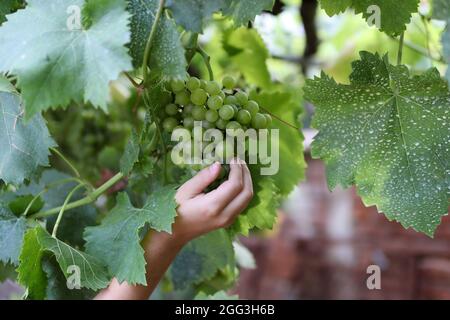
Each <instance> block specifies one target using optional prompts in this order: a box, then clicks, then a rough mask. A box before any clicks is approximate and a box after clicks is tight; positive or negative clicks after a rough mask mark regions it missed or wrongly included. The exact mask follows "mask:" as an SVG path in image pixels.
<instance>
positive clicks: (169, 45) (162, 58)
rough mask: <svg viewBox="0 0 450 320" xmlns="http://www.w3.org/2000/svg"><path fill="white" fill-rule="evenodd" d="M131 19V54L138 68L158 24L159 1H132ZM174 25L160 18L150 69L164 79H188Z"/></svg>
mask: <svg viewBox="0 0 450 320" xmlns="http://www.w3.org/2000/svg"><path fill="white" fill-rule="evenodd" d="M128 2H129V4H128V10H129V12H130V13H131V14H132V18H131V43H130V53H131V56H132V57H133V64H134V65H135V67H140V66H141V65H142V62H143V57H144V53H145V47H146V45H147V40H148V37H149V34H150V31H151V29H152V25H153V23H154V21H155V16H156V12H157V10H158V5H159V1H158V0H129V1H128ZM184 53H185V51H184V48H183V45H182V43H181V40H180V34H179V32H178V30H177V27H176V25H175V22H174V21H173V20H172V19H170V18H168V17H167V15H166V14H165V13H163V14H162V15H161V19H160V21H159V23H158V26H157V29H156V33H155V36H154V38H153V42H152V47H151V53H150V69H151V70H152V71H153V72H156V73H157V74H159V75H160V76H161V77H163V78H185V77H186V67H187V62H186V58H185V56H184Z"/></svg>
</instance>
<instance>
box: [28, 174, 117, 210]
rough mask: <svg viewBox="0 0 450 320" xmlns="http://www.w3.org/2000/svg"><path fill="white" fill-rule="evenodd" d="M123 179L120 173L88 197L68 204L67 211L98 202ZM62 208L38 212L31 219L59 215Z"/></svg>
mask: <svg viewBox="0 0 450 320" xmlns="http://www.w3.org/2000/svg"><path fill="white" fill-rule="evenodd" d="M122 178H123V173H122V172H119V173H118V174H116V175H115V176H114V177H112V178H111V179H109V180H108V181H106V182H105V183H104V184H103V185H101V186H100V187H98V188H97V189H95V190H94V191H93V192H91V193H90V194H88V195H87V196H86V197H84V198H82V199H80V200H77V201H74V202H70V203H67V205H66V206H65V210H70V209H73V208H78V207H82V206H85V205H87V204H90V203H92V202H94V201H95V200H97V198H98V197H99V196H100V195H102V194H103V193H105V192H106V191H107V190H108V189H109V188H111V187H112V186H113V185H115V184H116V183H117V182H119V181H120V180H121V179H122ZM62 208H63V206H60V207H56V208H53V209H49V210H46V211H42V212H38V213H36V214H34V215H32V216H31V217H32V218H45V217H49V216H52V215H55V214H57V213H59V212H60V210H61V209H62Z"/></svg>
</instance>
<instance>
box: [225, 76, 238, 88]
mask: <svg viewBox="0 0 450 320" xmlns="http://www.w3.org/2000/svg"><path fill="white" fill-rule="evenodd" d="M222 84H223V86H224V88H226V89H228V90H231V89H233V88H234V87H235V86H236V80H235V79H234V78H233V77H231V76H225V77H224V78H223V79H222Z"/></svg>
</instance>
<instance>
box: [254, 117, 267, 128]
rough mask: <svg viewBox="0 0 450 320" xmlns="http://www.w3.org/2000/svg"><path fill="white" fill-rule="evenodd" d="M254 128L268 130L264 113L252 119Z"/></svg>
mask: <svg viewBox="0 0 450 320" xmlns="http://www.w3.org/2000/svg"><path fill="white" fill-rule="evenodd" d="M252 126H253V128H255V129H265V128H267V119H266V117H265V116H264V115H263V114H262V113H257V114H256V115H255V116H254V117H253V119H252Z"/></svg>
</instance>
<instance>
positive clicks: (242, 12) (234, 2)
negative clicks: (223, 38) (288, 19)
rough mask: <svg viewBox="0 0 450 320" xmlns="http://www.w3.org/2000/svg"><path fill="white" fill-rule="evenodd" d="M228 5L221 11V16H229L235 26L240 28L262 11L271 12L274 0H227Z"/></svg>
mask: <svg viewBox="0 0 450 320" xmlns="http://www.w3.org/2000/svg"><path fill="white" fill-rule="evenodd" d="M229 2H230V4H229V6H228V7H227V8H225V9H224V10H223V14H224V15H226V16H230V17H231V18H232V19H233V21H234V23H235V25H237V26H242V25H246V24H247V23H248V22H251V21H253V20H254V19H255V17H256V16H257V15H258V14H260V13H261V12H262V11H263V10H271V9H272V7H273V5H274V0H246V1H240V0H229Z"/></svg>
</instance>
